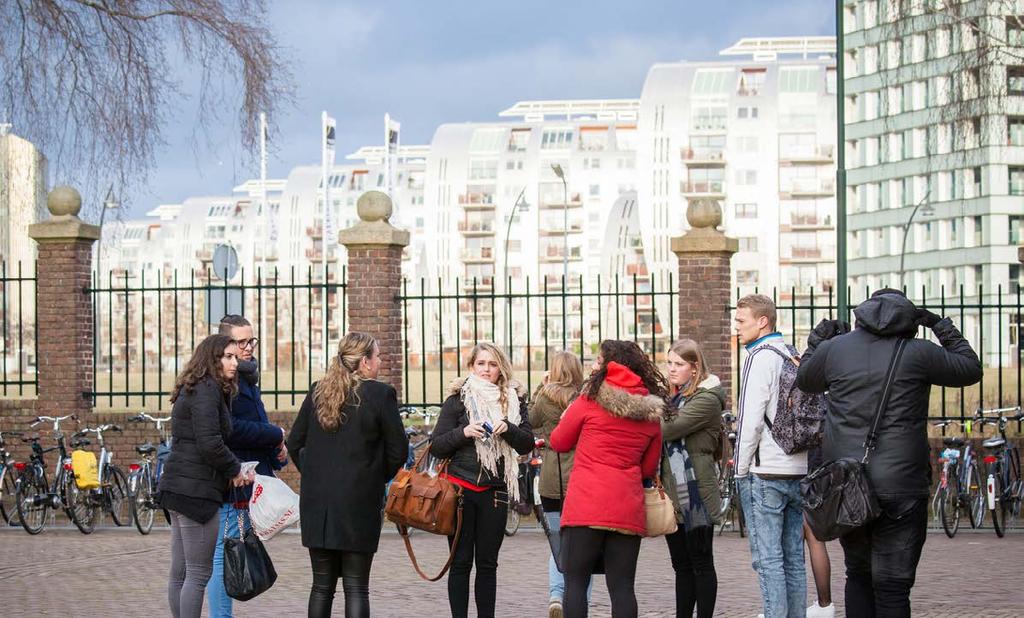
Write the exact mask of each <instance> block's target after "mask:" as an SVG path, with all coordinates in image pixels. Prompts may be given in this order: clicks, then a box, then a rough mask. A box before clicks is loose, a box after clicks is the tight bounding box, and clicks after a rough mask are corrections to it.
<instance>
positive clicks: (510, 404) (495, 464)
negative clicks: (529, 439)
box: [461, 374, 522, 500]
mask: <svg viewBox="0 0 1024 618" xmlns="http://www.w3.org/2000/svg"><path fill="white" fill-rule="evenodd" d="M461 396H462V403H463V404H464V405H465V406H466V413H467V414H468V415H469V422H471V423H483V422H484V421H486V422H488V423H490V424H491V427H496V426H497V425H498V423H500V422H501V421H505V422H507V423H508V424H509V425H518V424H519V423H520V422H522V418H521V417H520V414H519V396H518V395H517V394H516V390H515V389H514V388H512V387H505V398H506V401H507V404H506V410H504V411H503V410H502V408H501V389H500V388H499V387H498V386H497V385H496V384H492V383H490V382H488V381H487V380H484V379H483V378H479V377H477V376H476V375H473V374H470V376H469V377H468V378H467V379H466V382H465V383H464V384H463V385H462V389H461ZM473 442H474V443H475V446H476V456H477V459H479V460H480V466H481V467H482V468H483V469H484V470H486V471H487V472H488V473H489V474H490V475H491V476H494V477H499V478H502V479H504V481H505V485H506V486H507V487H508V493H509V496H510V497H511V498H512V499H513V500H518V499H519V460H518V457H517V454H516V452H515V450H513V449H512V446H511V445H510V444H509V443H508V442H506V441H505V440H503V439H501V438H498V437H492V438H491V439H490V440H487V441H484V440H474V441H473ZM499 466H500V468H501V469H500V470H499Z"/></svg>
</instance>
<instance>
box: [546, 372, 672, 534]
mask: <svg viewBox="0 0 1024 618" xmlns="http://www.w3.org/2000/svg"><path fill="white" fill-rule="evenodd" d="M664 409H665V402H664V400H662V399H661V398H660V397H657V396H655V395H650V394H648V392H647V389H646V388H645V387H644V385H643V383H642V382H641V381H640V376H638V375H636V374H635V373H633V372H632V371H630V370H629V369H627V368H626V367H625V366H623V365H620V364H618V363H616V362H609V363H608V375H607V377H606V378H605V381H604V384H602V385H601V388H600V390H599V391H598V394H597V397H596V398H595V399H591V398H589V397H587V396H585V395H583V396H580V397H579V398H577V399H576V401H574V402H573V403H572V405H570V406H569V408H568V409H567V410H566V411H565V415H564V416H563V417H562V420H561V421H560V422H559V423H558V427H556V428H555V430H554V431H553V432H552V433H551V438H550V446H551V448H553V449H554V450H556V451H558V452H561V453H564V452H567V451H570V450H572V449H574V448H575V449H576V459H575V462H574V464H573V470H572V476H570V477H569V486H568V488H567V489H566V492H565V504H564V505H563V507H562V526H588V527H600V528H613V529H616V530H628V531H630V532H635V533H637V534H644V532H645V531H646V527H647V526H646V516H645V513H644V491H643V479H645V478H653V477H654V475H655V474H656V473H657V471H658V461H659V459H660V457H661V424H660V420H661V416H662V411H663V410H664Z"/></svg>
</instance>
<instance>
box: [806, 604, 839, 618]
mask: <svg viewBox="0 0 1024 618" xmlns="http://www.w3.org/2000/svg"><path fill="white" fill-rule="evenodd" d="M835 615H836V605H835V603H829V604H828V605H826V606H825V607H822V606H820V605H818V604H817V603H815V604H813V605H811V606H810V607H808V608H807V618H835Z"/></svg>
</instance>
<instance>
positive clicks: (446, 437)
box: [430, 393, 533, 489]
mask: <svg viewBox="0 0 1024 618" xmlns="http://www.w3.org/2000/svg"><path fill="white" fill-rule="evenodd" d="M509 405H515V404H513V403H512V402H509ZM519 415H520V419H521V420H520V422H519V425H513V424H512V423H509V424H508V430H507V431H505V433H502V434H500V435H499V436H497V439H498V440H504V441H506V442H508V443H509V445H510V446H511V447H512V448H513V449H514V450H515V451H516V452H517V453H519V454H520V455H525V454H527V453H529V452H530V451H531V450H533V427H532V426H531V425H530V414H529V411H528V410H527V407H526V397H523V396H520V397H519ZM466 425H469V413H468V412H467V411H466V406H465V405H464V404H463V403H462V398H461V396H460V395H459V394H458V393H455V394H453V395H451V396H449V397H448V399H447V400H445V402H444V405H443V406H441V414H440V415H439V416H438V417H437V424H436V425H435V426H434V431H433V433H432V434H431V438H430V454H431V455H434V456H435V457H438V458H440V459H451V461H450V462H449V464H448V474H450V475H452V476H454V477H456V478H459V479H462V480H464V481H467V482H469V483H473V484H474V485H479V486H480V487H496V488H498V489H506V487H505V479H503V478H501V477H495V476H491V474H490V473H488V472H487V471H486V470H484V469H483V468H482V467H480V460H479V459H478V458H477V456H476V445H475V438H467V437H466V434H465V433H463V431H462V430H463V429H464V428H465V427H466ZM498 464H499V465H498V469H499V470H501V469H502V465H503V464H501V462H500V461H499V462H498Z"/></svg>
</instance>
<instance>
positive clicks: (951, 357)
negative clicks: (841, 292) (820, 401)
mask: <svg viewBox="0 0 1024 618" xmlns="http://www.w3.org/2000/svg"><path fill="white" fill-rule="evenodd" d="M854 315H855V316H856V317H857V321H856V328H855V329H854V330H853V332H848V333H847V332H845V331H847V330H849V326H848V325H846V324H844V323H840V322H837V321H835V320H823V321H822V322H821V323H820V324H818V326H817V327H815V329H814V331H813V332H812V333H811V335H810V336H809V337H808V338H807V346H808V348H807V351H806V352H805V353H804V355H803V357H802V359H801V362H800V369H799V372H798V374H797V385H798V386H799V387H800V389H801V390H804V391H806V392H812V393H823V392H825V391H828V400H829V410H828V414H827V415H826V417H825V435H824V442H823V445H822V449H823V454H824V458H825V461H831V460H835V459H841V458H854V459H857V460H860V459H861V458H862V457H863V456H864V441H865V438H866V437H867V434H868V430H869V427H870V425H871V422H872V420H873V418H874V415H875V412H876V410H877V408H878V403H879V401H880V399H881V396H882V387H883V384H884V382H885V377H886V373H887V372H888V369H889V361H890V359H892V357H893V353H894V351H895V349H896V343H897V341H899V339H901V338H905V339H908V341H907V343H906V345H905V347H904V350H903V355H902V357H901V360H900V362H899V365H898V366H897V368H896V371H895V376H894V379H893V384H892V387H891V394H890V397H889V403H888V405H887V407H886V410H885V411H884V412H883V415H882V419H881V421H880V423H879V431H878V441H877V444H876V447H875V450H874V451H873V452H872V453H871V457H870V459H869V461H868V477H869V478H870V479H871V483H872V486H873V487H874V489H875V493H876V494H877V496H878V499H879V503H880V505H881V507H882V511H883V514H882V516H881V517H880V518H878V519H877V520H875V521H874V522H872V523H870V524H868V525H867V526H864V527H862V528H859V529H857V530H855V531H854V532H851V533H849V534H847V535H846V536H844V537H842V539H840V543H841V544H842V546H843V553H844V554H845V560H846V611H847V613H848V614H849V615H850V616H877V617H879V618H880V617H882V616H886V617H888V616H893V617H895V616H910V589H911V587H913V585H914V578H915V574H916V571H917V563H918V560H919V559H920V558H921V549H922V547H923V546H924V541H925V535H926V532H927V526H928V493H929V488H930V486H931V463H930V460H929V449H928V398H929V394H930V392H931V388H932V386H949V387H960V386H970V385H971V384H974V383H976V382H977V381H978V380H980V379H981V372H982V369H981V362H980V361H979V360H978V355H977V354H975V352H974V350H972V349H971V346H970V344H969V343H967V341H966V340H965V339H964V338H963V336H962V335H961V334H960V331H958V330H957V329H956V327H955V326H953V322H952V320H950V319H949V318H940V317H939V316H937V315H935V314H934V313H931V312H930V311H927V310H926V309H919V308H918V307H916V306H915V305H914V303H912V302H910V300H908V299H907V297H906V296H905V295H904V294H903V293H902V292H899V291H897V290H893V289H888V288H887V289H882V290H879V291H877V292H875V293H874V294H873V295H872V296H871V298H870V299H869V300H867V301H865V302H863V303H861V304H860V306H858V307H857V308H856V309H854ZM920 326H925V327H926V328H930V329H931V330H932V332H933V333H934V334H935V336H936V338H937V339H938V340H939V343H940V344H941V346H940V345H935V344H934V343H932V342H930V341H927V340H924V339H914V336H915V335H916V334H917V331H918V328H919V327H920Z"/></svg>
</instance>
